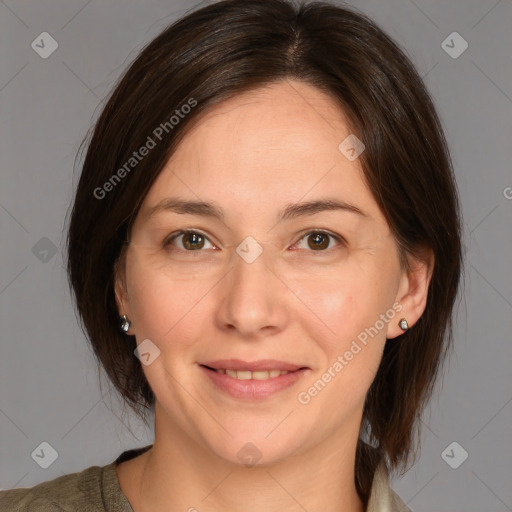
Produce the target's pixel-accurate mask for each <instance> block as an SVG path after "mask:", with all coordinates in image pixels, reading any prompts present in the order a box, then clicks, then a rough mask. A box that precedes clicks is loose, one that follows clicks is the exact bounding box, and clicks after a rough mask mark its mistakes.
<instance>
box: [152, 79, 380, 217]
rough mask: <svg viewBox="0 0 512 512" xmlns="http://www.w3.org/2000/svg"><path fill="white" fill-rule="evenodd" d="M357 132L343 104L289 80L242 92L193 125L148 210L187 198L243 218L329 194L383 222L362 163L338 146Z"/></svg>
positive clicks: (156, 187) (157, 185)
mask: <svg viewBox="0 0 512 512" xmlns="http://www.w3.org/2000/svg"><path fill="white" fill-rule="evenodd" d="M350 134H351V131H350V127H349V124H348V122H347V119H346V117H345V115H344V113H343V111H342V110H341V108H340V107H339V106H338V104H337V103H336V102H335V101H334V100H333V99H332V98H330V97H329V96H327V95H326V94H324V93H323V92H321V91H319V90H318V89H316V88H314V87H312V86H311V85H308V84H305V83H302V82H298V81H283V82H279V83H276V84H272V85H270V86H266V87H262V88H259V89H255V90H252V91H249V92H246V93H243V94H239V95H237V96H235V97H233V98H231V99H229V100H226V101H224V102H222V103H220V104H218V105H216V106H214V107H212V108H211V109H210V110H209V111H208V112H207V113H205V114H204V115H202V116H201V117H200V118H199V119H198V120H197V121H196V122H195V123H194V124H193V127H192V128H191V129H190V130H189V131H188V133H187V134H186V135H185V137H184V138H183V139H182V141H181V142H180V144H179V145H178V147H177V149H176V150H175V152H174V154H173V155H172V157H171V158H170V160H169V161H168V162H167V164H166V166H165V168H164V169H163V171H162V172H161V173H160V175H159V176H158V178H157V180H156V181H155V183H154V184H153V186H152V188H151V190H150V191H149V193H148V195H147V196H146V198H145V201H144V204H143V207H142V212H144V211H147V210H149V209H151V208H152V207H153V206H154V205H155V204H157V203H158V202H159V201H161V200H162V199H165V197H168V196H182V197H184V198H186V199H191V200H192V199H193V200H207V201H212V202H215V203H219V204H222V205H226V208H227V207H228V205H229V208H231V209H232V210H233V212H234V213H235V214H236V216H237V217H238V218H241V217H244V216H245V215H247V216H249V215H250V214H252V213H259V212H263V211H268V210H269V209H279V207H280V206H281V205H282V204H286V203H293V202H298V201H299V200H312V199H315V198H318V197H326V196H329V197H337V198H339V199H342V200H344V201H346V202H350V203H352V204H354V203H355V204H358V205H360V206H361V209H364V210H366V211H367V212H368V213H369V214H370V215H371V216H376V217H378V216H379V214H380V212H379V211H378V207H377V205H376V203H375V201H374V200H373V197H372V196H371V193H370V191H369V189H368V188H367V186H366V183H365V180H364V175H363V172H362V168H361V165H360V163H359V160H354V161H349V160H348V159H347V158H346V157H345V156H344V155H343V154H342V153H341V152H340V150H339V149H338V146H339V144H340V143H341V142H342V141H343V140H344V139H345V138H346V137H347V136H348V135H350ZM363 205H364V207H363Z"/></svg>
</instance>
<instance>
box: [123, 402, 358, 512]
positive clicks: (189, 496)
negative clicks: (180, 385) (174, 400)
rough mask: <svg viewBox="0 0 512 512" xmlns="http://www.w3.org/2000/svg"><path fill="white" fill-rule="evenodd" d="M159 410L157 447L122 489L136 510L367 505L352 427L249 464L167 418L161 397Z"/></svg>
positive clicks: (251, 511) (284, 511)
mask: <svg viewBox="0 0 512 512" xmlns="http://www.w3.org/2000/svg"><path fill="white" fill-rule="evenodd" d="M155 415H156V416H155V441H154V444H153V447H152V448H151V449H150V450H149V451H148V452H146V453H145V454H143V455H142V456H141V457H140V459H141V460H140V464H139V470H138V471H137V472H136V476H133V478H132V479H131V482H130V485H129V488H130V491H129V492H128V493H126V492H125V494H127V496H128V498H129V501H130V503H131V504H132V507H133V509H134V512H147V511H150V510H151V511H156V512H160V511H161V512H174V511H190V512H194V511H197V512H202V511H204V510H208V511H211V512H220V511H223V512H226V511H227V512H231V511H233V512H235V511H239V510H240V509H241V506H243V510H244V512H256V511H257V512H260V511H261V510H265V511H266V512H278V511H279V512H291V511H294V512H295V511H304V510H322V511H324V512H339V511H340V510H343V511H344V512H364V510H365V508H364V506H363V503H362V501H361V500H360V498H359V496H358V494H357V490H356V486H355V478H354V467H355V452H356V442H357V437H358V436H357V435H355V436H354V432H350V433H349V434H350V435H349V434H347V435H344V436H343V435H340V433H339V432H335V433H333V435H331V436H329V437H327V438H326V439H324V440H323V441H322V443H321V444H319V445H316V446H315V447H314V449H310V450H308V451H304V452H302V453H300V454H296V455H294V456H292V457H289V458H287V459H285V460H282V461H279V462H276V463H274V464H269V465H265V466H253V467H247V466H245V465H240V464H235V463H233V462H230V461H226V460H224V459H221V458H219V457H217V456H216V455H215V454H214V453H212V452H211V450H208V449H207V448H206V447H205V446H202V445H200V444H199V443H198V442H197V440H195V439H193V438H192V437H191V436H190V435H189V434H187V433H186V432H184V431H182V430H180V429H179V428H177V427H176V426H175V425H174V427H173V425H169V423H166V422H165V419H164V416H165V413H164V412H163V411H162V410H161V409H160V408H159V406H158V403H157V405H156V408H155ZM159 416H161V417H159ZM157 419H158V421H157ZM161 420H163V421H161ZM167 420H168V418H167ZM357 427H358V425H357ZM356 434H358V431H357V432H356ZM134 474H135V473H134ZM123 491H124V489H123Z"/></svg>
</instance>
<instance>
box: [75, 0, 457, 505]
mask: <svg viewBox="0 0 512 512" xmlns="http://www.w3.org/2000/svg"><path fill="white" fill-rule="evenodd" d="M287 78H294V79H299V80H302V81H304V82H307V83H309V84H311V85H313V86H315V87H317V88H319V89H321V90H322V91H324V92H326V93H327V94H329V95H330V96H331V97H333V98H334V99H335V100H336V101H337V102H338V103H339V105H340V107H341V108H342V109H343V110H344V112H345V113H346V114H347V116H348V118H349V119H350V122H351V123H352V125H353V126H352V131H353V132H354V133H356V134H357V135H358V137H359V138H360V139H362V140H363V142H364V144H365V146H366V149H365V151H364V153H363V154H362V155H361V156H360V159H361V164H362V166H363V170H364V174H365V177H366V180H367V183H368V185H369V187H370V189H371V191H372V193H373V195H374V198H375V200H376V201H377V203H378V205H379V207H380V208H381V210H382V212H383V214H384V216H385V217H386V219H387V221H388V223H389V226H390V228H391V230H392V232H393V234H394V236H395V239H396V241H397V245H398V247H399V251H400V255H401V262H402V265H403V266H406V265H407V259H406V255H408V254H409V255H414V256H418V257H421V254H422V253H421V249H422V248H424V247H428V248H431V249H432V251H433V254H434V258H435V265H434V270H433V274H432V278H431V282H430V286H429V290H428V297H427V305H426V309H425V311H424V314H423V315H422V317H421V318H420V320H419V321H418V322H417V323H416V324H415V325H414V326H413V328H411V329H410V330H409V331H407V332H405V333H404V334H403V335H402V336H401V337H400V338H398V339H396V340H390V341H388V342H387V343H386V346H385V350H384V355H383V359H382V362H381V365H380V367H379V370H378V373H377V375H376V378H375V380H374V382H373V383H372V385H371V387H370V389H369V392H368V395H367V398H366V402H365V407H364V413H363V422H362V431H366V432H367V433H368V436H369V440H370V441H371V444H372V445H373V447H371V446H370V444H366V443H365V442H363V441H362V439H360V440H359V443H358V449H357V454H356V468H355V469H356V485H357V489H358V492H359V495H360V497H361V499H362V500H363V502H365V503H366V501H367V498H368V494H369V490H370V488H371V484H372V479H373V474H374V470H375V468H376V465H377V464H378V463H379V462H380V461H381V460H385V461H386V464H387V466H388V469H389V470H391V471H392V470H395V469H397V468H398V467H399V466H402V467H403V468H404V469H405V467H406V465H407V462H408V460H409V459H410V455H411V453H414V458H415V457H416V453H415V451H414V443H415V441H417V439H416V435H417V434H418V433H419V418H420V414H421V413H422V411H423V409H424V407H425V405H426V403H427V401H428V399H429V398H430V396H431V394H432V389H433V386H434V382H435V380H436V377H437V374H438V373H439V369H440V366H441V364H442V362H443V360H444V357H445V355H446V354H447V352H448V349H449V348H450V346H451V342H452V337H453V332H452V330H453V327H452V310H453V307H454V303H455V299H456V295H457V291H458V286H459V279H460V275H461V273H462V270H463V265H462V263H463V261H462V251H461V224H460V211H459V200H458V197H457V189H456V184H455V179H454V176H453V170H452V164H451V160H450V155H449V151H448V148H447V144H446V141H445V138H444V135H443V130H442V127H441V123H440V121H439V119H438V116H437V114H436V111H435V108H434V105H433V102H432V100H431V98H430V96H429V94H428V92H427V90H426V88H425V86H424V84H423V82H422V80H421V78H420V77H419V76H418V73H417V72H416V70H415V69H414V67H413V65H412V64H411V62H410V61H409V59H408V58H407V57H406V56H405V55H404V53H403V52H402V51H401V50H400V49H399V47H398V46H397V44H396V43H395V42H394V41H392V40H391V39H390V38H389V37H388V36H387V35H386V34H384V33H383V32H382V30H381V29H380V28H378V27H377V26H376V25H375V24H374V22H373V21H371V20H370V19H368V18H367V17H366V16H364V15H362V14H359V13H356V12H355V11H354V10H352V9H348V8H342V7H338V6H334V5H332V4H328V3H324V2H313V3H306V4H302V5H297V6H295V5H294V4H293V3H291V2H289V1H286V0H225V1H220V2H217V3H213V4H211V5H208V6H206V7H203V8H201V9H199V10H196V11H195V12H192V13H190V14H188V15H186V16H185V17H184V18H182V19H180V20H178V21H177V22H175V23H174V24H172V25H171V26H169V27H168V28H167V29H166V30H164V31H163V32H162V33H161V34H160V35H159V36H158V37H156V38H155V39H154V40H153V41H152V42H151V43H149V44H148V45H147V46H146V47H145V48H144V49H143V50H142V51H141V53H140V54H139V55H138V57H137V58H136V60H135V61H134V62H133V63H132V64H131V66H130V67H129V69H128V70H127V71H126V72H125V74H124V76H122V77H121V79H120V80H119V82H118V84H117V86H116V87H115V89H114V91H113V93H112V94H111V96H110V98H109V100H108V102H107V103H106V106H105V107H104V109H103V111H102V113H101V115H100V117H99V119H98V121H97V122H96V124H95V127H94V131H93V134H92V138H91V140H90V143H89V145H88V150H87V153H86V157H85V160H84V164H83V170H82V174H81V177H80V181H79V183H78V188H77V191H76V198H75V201H74V205H73V210H72V214H71V219H70V226H69V233H68V256H69V258H68V274H69V282H70V285H71V287H72V289H73V291H74V294H75V297H76V304H77V309H78V312H79V315H80V319H81V321H82V325H83V326H84V327H85V330H86V332H87V335H88V337H89V339H90V341H91V344H92V347H93V349H94V352H95V354H96V356H97V358H98V360H99V362H100V363H101V365H103V368H104V369H105V371H106V373H107V374H108V376H109V378H110V380H111V381H112V383H113V384H114V386H115V387H116V388H117V390H118V391H119V392H120V393H121V395H122V396H123V398H124V400H125V403H127V404H128V405H129V406H130V407H132V408H133V409H134V410H135V411H136V412H137V413H138V414H139V415H140V416H141V418H143V419H144V420H145V414H146V412H147V410H148V408H149V407H150V406H151V405H152V404H153V403H154V400H155V397H154V394H153V392H152V390H151V388H150V387H149V384H148V382H147V381H146V379H145V377H144V374H143V371H142V368H141V365H140V362H139V361H138V359H137V358H136V357H135V356H134V353H133V351H134V349H135V347H136V342H135V338H134V337H126V335H124V334H122V333H121V332H120V330H119V325H118V311H117V308H116V303H115V298H114V267H115V265H116V262H117V261H118V260H119V256H120V254H121V249H122V247H123V242H124V241H125V240H126V237H127V234H129V231H130V225H131V224H132V222H133V221H134V219H135V217H136V215H137V212H138V210H139V207H140V205H141V203H142V201H143V199H144V197H145V196H146V194H147V192H148V190H149V188H150V187H151V185H152V183H153V182H154V180H155V178H156V177H157V176H158V174H159V173H160V171H161V169H162V168H163V166H164V164H165V163H166V162H167V160H168V159H169V157H170V155H171V154H172V152H173V150H174V148H176V146H177V144H178V143H179V141H180V140H181V138H182V137H183V135H184V134H185V133H186V128H187V127H190V126H191V123H192V121H194V120H196V121H197V119H198V116H199V114H200V113H202V112H206V111H207V109H208V108H209V107H211V106H212V105H215V104H218V103H219V102H221V101H222V100H225V99H228V98H230V97H232V96H235V95H237V94H239V93H240V92H243V91H246V90H249V89H254V88H257V87H258V86H263V85H268V84H270V83H272V82H276V81H280V80H285V79H287ZM186 104H188V105H193V104H194V106H193V108H190V109H188V110H187V109H185V108H184V107H183V105H186ZM184 112H188V113H187V114H186V115H179V114H180V113H182V114H183V113H184ZM173 115H174V116H175V117H176V116H178V115H179V118H180V119H179V122H178V123H177V124H175V123H174V122H172V121H170V119H171V116H173ZM165 123H167V124H165ZM171 125H172V126H171ZM162 126H165V127H166V130H164V129H163V128H161V130H160V131H161V132H162V133H160V132H158V133H160V136H161V139H159V140H158V143H157V144H156V147H154V148H153V149H151V151H149V152H148V153H147V155H146V156H144V158H141V159H140V160H138V159H137V161H136V162H135V161H131V160H130V159H131V158H133V152H134V151H136V150H138V148H141V147H142V146H143V145H145V144H147V143H148V137H150V136H152V134H153V136H152V138H153V139H155V135H154V132H155V129H156V128H157V127H162ZM84 142H85V140H84ZM127 162H131V164H134V165H131V164H130V166H127ZM120 169H124V170H125V172H124V173H123V172H122V171H120ZM100 196H101V197H100Z"/></svg>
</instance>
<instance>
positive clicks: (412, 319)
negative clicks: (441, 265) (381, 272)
mask: <svg viewBox="0 0 512 512" xmlns="http://www.w3.org/2000/svg"><path fill="white" fill-rule="evenodd" d="M433 270H434V254H433V252H432V250H431V249H424V250H423V252H422V257H421V258H415V259H413V260H411V261H410V265H409V269H408V270H407V271H405V270H404V272H403V274H402V276H401V279H400V285H399V289H398V294H397V297H396V301H397V302H398V303H400V305H401V306H402V309H401V310H400V317H399V318H398V320H396V321H393V322H390V323H389V325H388V332H387V336H386V337H387V338H388V339H392V338H396V337H397V336H400V335H401V334H403V333H404V332H405V331H407V330H408V329H414V324H415V323H416V322H417V321H418V320H419V319H420V317H421V315H422V314H423V312H424V311H425V308H426V306H427V297H428V290H429V285H430V280H431V278H432V273H433ZM404 320H405V321H404Z"/></svg>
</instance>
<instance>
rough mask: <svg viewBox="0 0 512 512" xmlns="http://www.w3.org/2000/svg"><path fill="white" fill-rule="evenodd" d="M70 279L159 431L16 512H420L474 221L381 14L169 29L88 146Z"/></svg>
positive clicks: (301, 14)
mask: <svg viewBox="0 0 512 512" xmlns="http://www.w3.org/2000/svg"><path fill="white" fill-rule="evenodd" d="M68 251H69V264H68V272H69V279H70V284H71V286H72V289H73V292H74V294H75V297H76V303H77V308H78V311H79V313H80V316H81V319H82V321H83V325H84V327H85V329H86V332H87V335H88V337H89V339H90V341H91V343H92V346H93V348H94V350H95V353H96V355H97V357H98V360H99V361H100V363H101V364H102V365H103V367H104V369H105V370H106V372H107V374H108V375H109V377H110V379H111V381H112V382H113V383H114V385H115V386H116V388H117V389H118V391H119V392H120V393H121V395H122V396H123V398H124V399H125V401H126V403H127V404H129V405H130V406H131V407H132V408H133V409H134V410H135V411H136V412H137V413H138V414H140V415H141V417H142V418H143V419H145V420H147V416H146V415H147V412H148V411H149V410H151V409H152V408H153V407H154V414H155V440H154V443H153V445H150V446H146V447H142V448H140V449H138V450H131V451H128V452H124V453H123V454H121V455H120V456H119V457H118V458H117V459H116V461H114V462H112V463H111V464H109V465H107V466H104V467H97V466H94V467H91V468H87V469H85V470H84V471H82V472H80V473H75V474H71V475H65V476H63V477H60V478H57V479H55V480H52V481H49V482H45V483H42V484H39V485H38V486H35V487H33V488H31V489H16V490H11V491H5V492H3V493H0V504H1V505H2V507H1V508H2V510H81V509H86V508H85V507H88V508H87V510H102V511H103V510H109V511H110V510H112V511H113V510H116V511H130V510H133V511H135V512H143V511H178V510H189V511H193V510H198V511H202V510H210V511H220V510H223V511H235V510H241V509H242V508H243V510H246V511H247V510H265V511H271V512H272V511H274V510H280V511H281V512H282V511H283V510H309V511H313V510H324V511H338V510H344V511H345V512H361V511H369V512H377V511H389V510H393V511H395V510H396V511H398V510H401V511H406V510H408V508H407V507H406V506H405V505H404V503H403V501H402V500H401V499H400V497H399V496H398V495H397V494H396V493H395V492H394V491H393V490H392V489H391V488H390V487H389V482H388V478H389V474H390V473H391V472H392V471H396V470H398V469H399V468H401V469H403V470H405V468H406V467H407V464H408V463H409V462H410V461H411V459H412V460H414V456H415V453H416V452H415V443H416V440H417V430H418V427H419V417H420V414H421V412H422V410H423V408H424V406H425V404H426V402H427V401H428V399H429V397H430V394H431V391H432V387H433V384H434V381H435V378H436V375H437V373H438V370H439V368H440V365H441V363H442V361H443V358H444V357H445V355H446V353H447V350H448V348H449V346H450V342H451V338H452V320H451V314H452V309H453V307H454V302H455V297H456V295H457V290H458V285H459V278H460V273H461V268H462V258H461V240H460V214H459V205H458V198H457V192H456V186H455V181H454V177H453V172H452V167H451V162H450V156H449V151H448V149H447V146H446V142H445V139H444V135H443V132H442V128H441V125H440V122H439V120H438V117H437V115H436V112H435V108H434V106H433V104H432V101H431V99H430V97H429V95H428V93H427V91H426V89H425V87H424V85H423V83H422V81H421V79H420V78H419V76H418V74H417V72H416V71H415V69H414V68H413V66H412V64H411V63H410V61H409V60H408V59H407V57H406V56H405V55H404V54H403V53H402V51H401V50H400V49H399V48H398V47H397V46H396V44H395V43H394V42H393V41H392V40H391V39H390V38H389V37H388V36H386V35H385V34H384V33H383V32H382V31H381V30H380V29H379V28H378V27H377V26H376V25H375V24H374V23H373V22H372V21H370V20H369V19H368V18H366V17H365V16H362V15H360V14H357V13H355V12H353V11H351V10H348V9H345V8H340V7H336V6H333V5H330V4H326V3H309V4H304V5H302V6H299V7H294V6H293V4H291V3H289V2H287V1H286V0H277V1H276V0H265V1H260V0H257V1H255V0H235V1H233V0H227V1H221V2H218V3H214V4H212V5H209V6H206V7H203V8H201V9H199V10H196V11H195V12H192V13H191V14H188V15H187V16H185V17H184V18H182V19H181V20H179V21H178V22H176V23H175V24H173V25H172V26H170V27H169V28H167V29H166V30H165V31H164V32H163V33H162V34H160V35H159V36H158V37H157V38H156V39H155V40H154V41H152V42H151V43H150V44H149V45H148V46H147V47H146V48H145V49H144V50H143V51H142V52H141V54H140V55H139V56H138V58H137V59H136V60H135V62H134V63H133V64H132V65H131V66H130V68H129V69H128V70H127V72H126V73H125V75H124V76H123V77H122V79H121V80H120V82H119V84H118V85H117V87H116V88H115V90H114V91H113V93H112V95H111V97H110V99H109V101H108V103H107V104H106V106H105V108H104V110H103V112H102V114H101V116H100V118H99V120H98V122H97V123H96V126H95V129H94V133H93V135H92V138H91V140H90V143H89V146H88V150H87V154H86V158H85V161H84V165H83V170H82V174H81V179H80V182H79V185H78V189H77V192H76V197H75V200H74V205H73V210H72V215H71V221H70V227H69V237H68Z"/></svg>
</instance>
